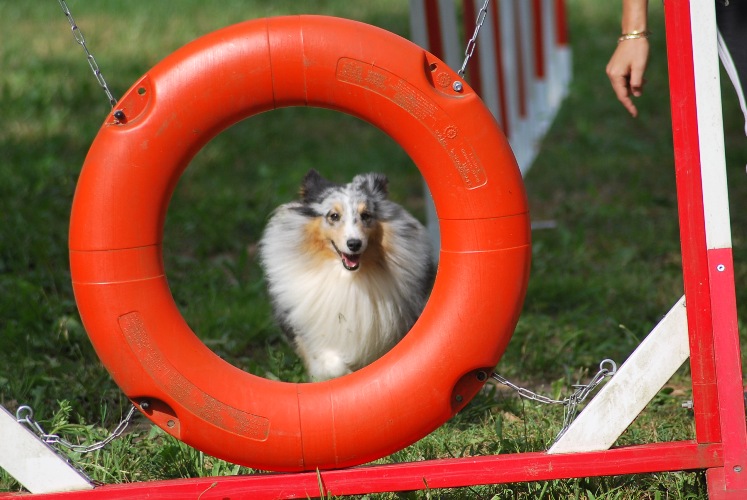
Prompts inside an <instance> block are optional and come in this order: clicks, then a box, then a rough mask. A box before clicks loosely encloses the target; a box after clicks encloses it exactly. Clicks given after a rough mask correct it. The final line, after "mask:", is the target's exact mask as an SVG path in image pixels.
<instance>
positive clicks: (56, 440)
mask: <svg viewBox="0 0 747 500" xmlns="http://www.w3.org/2000/svg"><path fill="white" fill-rule="evenodd" d="M135 410H136V408H135V406H134V405H133V406H131V407H130V411H128V412H127V415H125V417H124V418H123V419H122V420H121V421H120V422H119V424H118V425H117V427H116V428H115V429H114V430H113V431H112V432H111V434H109V436H107V437H106V438H105V439H103V440H101V441H97V442H95V443H93V444H90V445H85V446H84V445H80V444H73V443H71V442H70V441H66V440H64V439H62V438H61V437H60V436H58V435H57V434H49V433H47V432H46V431H45V430H44V429H43V428H42V426H41V424H40V423H39V422H37V421H36V420H35V419H34V410H33V409H32V408H31V407H30V406H26V405H24V406H19V407H18V409H17V410H16V421H17V422H18V423H20V424H24V425H26V426H27V427H28V428H29V429H31V430H32V431H33V432H35V433H36V434H37V435H38V436H39V438H40V439H41V440H42V441H44V442H45V443H46V444H48V445H50V446H57V447H58V448H66V449H68V450H70V451H72V452H76V453H91V452H93V451H96V450H100V449H101V448H103V447H105V446H106V445H108V444H109V443H111V442H112V441H114V440H115V439H117V438H118V437H119V436H121V435H122V433H123V432H124V431H125V429H127V426H128V425H129V423H130V421H132V419H133V418H134V416H135Z"/></svg>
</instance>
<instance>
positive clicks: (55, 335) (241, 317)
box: [0, 0, 747, 499]
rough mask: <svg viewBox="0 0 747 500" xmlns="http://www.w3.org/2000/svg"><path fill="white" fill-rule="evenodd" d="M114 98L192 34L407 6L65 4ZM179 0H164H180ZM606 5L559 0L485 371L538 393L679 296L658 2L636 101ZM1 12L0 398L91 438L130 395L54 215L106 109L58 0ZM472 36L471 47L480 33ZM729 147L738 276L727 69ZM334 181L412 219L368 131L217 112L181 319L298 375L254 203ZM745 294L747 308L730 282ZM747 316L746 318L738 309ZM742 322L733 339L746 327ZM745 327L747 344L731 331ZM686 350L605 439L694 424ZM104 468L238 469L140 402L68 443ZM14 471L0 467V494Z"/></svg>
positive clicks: (431, 440) (217, 344) (611, 487)
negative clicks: (361, 178) (263, 257)
mask: <svg viewBox="0 0 747 500" xmlns="http://www.w3.org/2000/svg"><path fill="white" fill-rule="evenodd" d="M68 4H69V5H70V7H71V9H72V10H73V14H74V15H75V18H76V21H77V22H78V24H79V26H80V27H81V28H82V30H83V33H84V34H85V36H86V40H87V41H88V43H89V44H90V47H91V49H92V50H93V52H94V54H95V56H96V58H97V60H98V62H99V65H100V66H101V69H102V70H103V72H104V74H105V76H106V77H107V79H108V81H109V83H110V86H111V87H112V89H113V91H114V94H115V95H117V96H119V95H121V94H122V93H123V92H124V91H125V90H126V89H127V88H128V87H129V86H130V84H131V83H132V82H133V81H134V80H135V79H136V78H138V77H139V76H140V75H141V74H143V73H144V72H146V71H147V70H148V69H149V68H150V67H151V66H152V65H153V64H155V63H156V62H157V61H158V60H160V59H161V58H163V57H164V56H166V55H167V54H169V53H170V52H172V51H173V50H175V49H176V48H178V47H179V46H181V45H183V44H184V43H185V42H187V41H189V40H191V39H193V38H195V37H197V36H199V35H201V34H204V33H206V32H208V31H211V30H213V29H217V28H219V27H222V26H225V25H227V24H231V23H234V22H238V21H240V20H243V19H247V18H253V17H260V16H267V15H276V14H282V13H291V12H313V13H323V14H334V15H341V16H344V17H350V18H355V19H361V20H364V21H367V22H369V23H372V24H375V25H378V26H382V27H384V28H386V29H389V30H391V31H394V32H397V33H400V34H403V35H406V34H407V30H408V17H407V15H408V14H407V12H408V11H407V2H405V1H404V0H382V1H377V2H345V1H342V0H335V1H332V0H328V1H323V2H313V3H312V2H298V1H290V0H285V1H276V2H260V1H239V0H232V1H224V2H221V3H220V8H216V6H215V5H214V4H210V3H208V2H202V1H197V0H182V1H180V2H178V4H177V2H117V1H113V0H107V1H104V0H100V1H98V2H95V3H91V2H83V1H81V0H69V2H68ZM177 5H178V7H177ZM618 7H619V6H618V5H617V2H599V1H595V0H570V1H569V2H568V8H569V14H570V23H571V35H572V42H573V56H574V61H575V64H574V80H573V83H572V86H571V89H570V95H569V96H568V98H567V100H566V101H565V103H564V104H563V107H562V109H561V110H560V112H559V114H558V117H557V120H556V121H555V123H554V125H553V127H552V129H551V130H550V132H549V133H548V135H547V137H546V138H545V140H544V142H543V145H542V149H541V152H540V155H539V156H538V158H537V160H536V162H535V165H534V166H533V168H532V170H531V171H530V173H529V175H528V177H527V179H526V187H527V190H528V193H529V199H530V210H531V213H532V218H533V219H534V220H547V219H551V220H554V221H556V222H557V229H553V230H542V231H536V232H535V233H534V234H533V264H532V277H531V280H530V285H529V291H528V295H527V299H526V303H525V307H524V312H523V314H522V317H521V320H520V322H519V325H518V327H517V330H516V333H515V335H514V338H513V339H512V341H511V344H510V346H509V348H508V350H507V352H506V354H505V356H504V358H503V360H502V361H501V363H500V365H499V367H498V371H499V372H500V373H502V374H504V375H506V376H508V377H509V378H512V379H513V380H516V381H518V382H520V383H522V384H524V385H526V386H528V387H529V388H532V389H534V390H538V391H541V392H543V393H546V394H549V395H552V396H562V395H566V394H567V393H568V392H569V386H570V384H572V383H576V382H578V381H585V380H588V379H589V378H590V376H592V375H593V373H594V372H595V371H596V368H597V366H598V364H599V362H600V361H601V360H602V359H604V358H613V359H615V360H616V361H618V362H622V361H623V360H624V359H625V358H626V357H627V356H628V354H629V353H630V352H631V351H632V350H633V349H634V348H635V347H636V345H637V344H638V343H639V342H640V341H641V339H642V338H644V337H645V335H646V334H647V333H648V332H649V331H650V330H651V328H652V327H653V326H654V325H655V324H656V323H657V322H658V321H659V319H660V318H661V316H662V315H663V314H664V313H665V312H666V311H668V310H669V308H670V307H671V306H672V304H674V302H675V301H676V300H677V299H678V298H679V297H680V295H681V294H682V278H681V266H680V247H679V236H678V223H677V217H676V214H677V204H676V196H675V188H674V173H673V156H672V146H671V144H672V138H671V124H670V121H669V103H668V91H667V83H668V82H667V74H666V60H665V53H664V41H663V31H664V29H663V20H662V15H661V5H660V3H658V2H652V5H651V9H652V16H653V17H652V30H653V31H654V33H655V36H654V38H653V39H652V42H653V49H652V61H651V66H650V71H649V73H648V81H649V83H648V85H647V88H646V93H645V95H644V96H643V97H642V98H641V99H640V100H639V109H640V110H641V116H640V117H639V118H638V119H636V120H633V119H630V118H629V117H628V116H627V115H626V113H625V112H624V110H623V109H622V107H621V106H620V105H619V104H618V103H617V102H616V101H615V100H614V98H613V95H612V92H611V90H610V88H609V85H608V83H607V81H606V76H605V75H604V66H605V64H606V61H607V59H608V57H609V55H610V54H611V52H612V50H613V49H614V46H615V38H616V34H617V33H618V30H619V21H618V16H619V12H618V11H617V9H618ZM0 26H1V27H2V28H3V32H4V33H5V36H4V37H3V43H2V44H1V45H0V69H1V71H0V109H1V110H2V121H0V152H2V155H0V404H2V405H3V406H5V407H7V408H9V409H12V410H14V409H15V408H16V407H17V406H18V405H19V404H30V405H32V406H33V407H34V409H35V411H36V415H37V417H39V418H40V419H42V423H43V424H44V426H45V427H46V428H47V429H54V430H56V431H59V432H61V433H63V434H64V435H65V437H66V438H67V439H70V440H75V441H81V442H92V441H95V440H97V439H101V438H102V437H103V436H105V435H106V429H112V428H113V427H114V426H115V425H116V423H117V421H118V420H119V418H120V416H121V414H122V413H123V412H124V411H126V409H127V406H128V401H127V400H126V398H124V397H123V396H122V394H121V392H120V391H119V389H118V388H117V386H116V385H115V384H114V383H113V382H112V380H111V379H110V377H109V375H108V374H107V372H106V370H105V369H104V367H103V366H102V365H101V363H100V362H99V361H98V358H97V357H96V355H95V353H94V352H93V349H92V348H91V345H90V343H89V342H88V339H87V336H86V333H85V331H84V330H83V328H82V326H81V323H80V319H79V317H78V313H77V310H76V307H75V302H74V300H73V295H72V289H71V285H70V273H69V270H68V263H67V224H68V217H69V211H70V205H71V202H72V197H73V192H74V189H75V183H76V179H77V175H78V172H79V169H80V166H81V164H82V163H83V159H84V157H85V154H86V151H87V148H88V146H89V145H90V143H91V141H92V139H93V137H94V136H95V134H96V132H97V130H98V128H99V127H100V125H101V122H102V121H103V118H104V115H105V113H106V112H107V111H108V105H107V102H106V100H105V97H104V94H103V92H102V91H101V90H100V89H99V88H98V86H97V84H96V82H95V80H94V79H93V77H92V75H91V74H90V72H89V68H88V65H87V64H86V62H85V59H84V56H83V53H82V51H81V50H80V48H79V47H78V46H76V45H75V44H74V43H73V40H72V36H71V35H70V32H69V26H68V25H67V21H66V20H65V18H64V16H63V15H62V13H61V11H60V9H59V6H58V5H57V2H54V1H52V0H49V1H47V2H2V3H0ZM478 50H479V49H478ZM724 88H725V89H726V90H725V123H726V129H725V131H726V140H727V163H728V175H729V179H730V190H731V193H730V198H731V200H732V214H731V216H732V223H733V233H734V246H735V249H734V251H735V266H736V267H735V269H736V279H737V284H738V286H742V285H744V283H745V279H746V278H747V252H746V251H745V245H744V243H745V237H746V233H745V228H747V220H746V216H745V212H744V211H743V210H740V209H741V206H740V201H741V200H744V199H745V196H747V184H746V183H745V178H744V165H745V163H746V162H747V140H746V139H745V137H744V135H743V133H742V125H743V124H742V122H741V115H740V114H739V113H738V112H737V109H738V108H737V105H736V99H735V96H734V95H733V92H732V91H731V89H730V88H729V87H728V85H726V84H725V85H724ZM312 166H313V167H316V168H319V169H320V170H321V171H322V172H323V173H326V174H328V175H335V176H337V180H339V181H342V180H346V179H349V178H350V177H352V175H353V174H354V173H358V172H362V171H371V170H377V171H383V172H385V173H387V174H388V175H389V176H390V178H391V179H392V182H391V186H392V188H393V194H392V195H393V197H394V198H395V199H396V200H397V201H399V202H401V203H403V204H405V205H406V206H407V207H408V208H409V209H410V210H411V211H413V212H414V213H415V214H417V215H418V216H421V217H422V215H423V207H422V199H421V191H420V181H419V180H418V176H417V171H416V169H415V167H414V166H413V165H412V163H411V161H410V160H409V158H407V156H406V155H405V154H404V153H403V152H402V151H401V149H400V148H399V146H398V145H397V144H395V143H393V142H392V141H391V140H390V139H388V138H387V137H385V136H383V135H382V133H381V132H379V131H378V130H376V129H374V128H373V127H371V126H369V125H368V124H365V123H362V122H360V121H359V120H356V119H354V118H351V117H348V116H343V115H341V114H339V113H333V112H329V111H324V110H309V109H285V110H280V111H275V112H272V113H268V114H266V115H261V116H258V117H255V118H252V119H251V120H249V121H247V122H245V123H241V124H239V125H237V126H235V127H232V128H231V129H229V130H228V131H226V132H225V133H223V134H221V135H220V136H219V137H218V138H216V139H215V140H214V141H212V142H211V143H210V144H209V145H208V146H207V147H206V148H205V149H204V150H203V151H202V152H200V154H199V155H198V156H197V158H195V160H194V161H193V163H192V164H191V166H190V167H189V169H188V170H187V172H186V173H185V175H184V176H183V177H182V179H181V181H180V184H179V186H178V188H177V191H176V194H175V196H174V200H173V203H172V206H171V207H170V210H169V216H168V220H167V226H166V237H165V241H166V244H165V247H166V252H165V253H166V255H165V258H166V265H167V271H168V275H169V281H170V284H171V287H172V290H173V293H174V296H175V298H176V301H177V304H178V305H179V307H180V308H181V310H182V312H183V314H184V316H185V317H186V319H187V321H188V322H189V323H190V325H191V326H192V327H193V329H194V330H195V331H197V332H198V333H199V335H200V336H201V337H202V338H203V340H204V342H205V343H206V344H207V345H208V346H209V347H210V348H211V349H213V350H214V351H215V352H217V353H218V354H220V355H221V356H223V357H225V358H226V359H228V360H229V361H231V362H232V363H233V364H235V365H237V366H240V367H241V368H243V369H245V370H248V371H251V372H253V373H257V374H259V375H262V376H266V377H269V378H278V379H282V380H301V379H302V377H303V371H302V368H301V366H300V363H299V362H298V360H297V359H296V357H295V355H294V354H293V353H292V351H291V350H290V349H289V348H288V347H287V346H286V345H285V344H284V343H283V342H282V341H281V340H280V337H279V333H278V329H277V328H276V326H275V325H274V324H273V322H272V319H271V318H270V315H269V308H268V304H267V299H266V296H265V292H264V285H263V283H262V280H261V272H260V270H259V267H258V265H257V262H256V258H255V245H256V242H257V239H258V237H259V234H260V232H261V230H262V227H263V224H264V221H265V220H266V217H267V215H268V213H269V211H270V210H271V209H272V208H273V207H274V206H276V205H277V204H279V203H281V202H284V201H287V200H288V199H289V198H290V197H292V196H293V195H294V193H295V191H296V189H297V185H298V183H299V181H300V179H301V177H302V175H303V173H304V172H305V171H306V170H307V169H308V168H309V167H312ZM738 301H739V309H740V311H742V312H743V311H744V310H745V306H747V303H746V301H747V296H745V293H744V287H743V286H742V287H741V288H739V289H738ZM743 321H744V316H740V324H741V323H743ZM743 338H744V337H743ZM743 345H744V342H743ZM690 394H691V391H690V388H689V377H688V370H687V368H686V367H685V368H684V369H683V370H681V372H680V373H679V374H678V375H677V376H676V377H675V378H674V379H673V380H672V381H671V383H670V384H669V385H668V387H667V388H666V389H665V390H663V391H662V392H661V393H660V394H659V395H658V396H657V398H656V399H655V401H654V402H653V404H651V405H650V406H649V408H648V409H647V410H646V411H645V412H644V414H643V415H641V417H639V418H638V419H637V420H636V422H635V423H634V424H633V426H631V428H630V429H629V430H628V431H627V432H626V433H625V434H624V435H623V436H622V437H621V438H620V441H619V442H618V444H630V443H641V442H652V441H668V440H674V439H687V438H691V437H692V436H693V433H694V431H693V419H692V416H691V414H690V413H689V412H688V411H686V410H683V409H682V408H681V406H680V405H681V403H682V402H683V401H685V400H687V399H689V397H690ZM561 422H562V410H561V409H559V408H555V407H551V408H548V407H543V406H539V405H537V404H535V403H531V402H526V401H522V400H520V399H519V398H518V397H517V396H516V395H514V394H512V393H510V392H507V391H505V390H504V389H502V388H493V389H489V390H486V391H485V392H484V393H482V394H480V395H479V396H478V397H477V398H475V400H474V401H473V402H472V403H471V404H470V405H469V406H468V407H467V408H466V409H465V410H464V411H463V412H462V413H460V414H459V415H457V417H455V418H454V419H453V420H452V421H450V422H448V423H447V424H446V425H444V426H443V427H441V428H440V429H438V430H437V431H435V432H434V433H433V434H431V435H429V436H427V437H426V438H424V439H423V440H421V441H420V442H418V443H416V444H415V445H413V446H411V447H408V448H406V449H404V450H402V451H400V452H397V453H395V454H394V455H393V456H392V457H387V458H384V459H382V460H381V461H380V462H382V463H388V462H392V461H407V460H420V459H423V458H426V459H429V458H437V457H450V456H456V457H459V456H469V455H475V454H492V453H514V452H521V451H540V450H544V449H546V447H547V446H548V445H549V444H550V443H551V442H552V439H553V437H554V436H555V434H556V433H557V431H558V429H559V426H560V424H561ZM73 458H75V459H76V460H80V462H79V463H80V464H81V465H82V467H83V468H84V469H85V470H86V471H87V472H88V473H89V474H91V476H92V477H93V478H95V479H97V480H100V481H104V482H107V483H111V482H128V481H145V480H149V479H164V478H178V477H195V476H210V475H219V474H235V473H248V472H250V471H248V470H247V469H245V468H240V467H236V466H233V465H231V464H227V463H225V462H223V461H221V460H216V459H214V458H212V457H208V456H206V455H204V454H203V453H201V452H199V451H196V450H193V449H191V448H189V447H188V446H186V445H184V444H182V443H180V442H178V441H175V440H173V439H172V438H170V437H168V436H166V435H165V434H164V433H163V432H161V431H160V430H157V429H153V428H151V427H150V426H149V425H147V424H146V422H145V421H144V420H143V419H140V420H138V421H137V424H136V425H135V426H134V428H133V430H132V432H129V433H128V434H127V435H126V436H125V437H123V438H122V439H120V440H117V441H115V442H114V443H113V444H112V445H111V446H110V447H109V448H106V449H104V450H101V451H98V452H95V453H93V454H91V455H86V456H80V457H78V456H74V457H73ZM17 489H18V485H17V484H16V483H15V482H14V481H13V480H12V479H10V478H9V477H8V476H7V475H6V474H5V473H3V472H0V491H16V490H17ZM475 496H479V497H481V498H491V497H495V498H527V499H529V498H549V499H554V498H558V499H559V498H564V499H565V498H579V499H592V498H595V499H596V498H604V499H617V498H704V497H705V481H704V478H703V475H702V473H676V474H673V473H671V474H670V473H667V474H649V475H639V476H621V477H611V478H592V479H577V480H562V481H553V482H540V483H520V484H508V485H494V486H485V487H475V488H465V489H458V490H445V491H423V492H419V493H408V494H401V495H382V497H384V498H391V497H394V498H398V497H403V498H423V497H429V498H430V497H441V498H473V497H475Z"/></svg>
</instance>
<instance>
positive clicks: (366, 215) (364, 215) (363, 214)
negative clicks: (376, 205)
mask: <svg viewBox="0 0 747 500" xmlns="http://www.w3.org/2000/svg"><path fill="white" fill-rule="evenodd" d="M371 219H373V215H371V212H361V220H362V221H363V222H369V221H370V220H371Z"/></svg>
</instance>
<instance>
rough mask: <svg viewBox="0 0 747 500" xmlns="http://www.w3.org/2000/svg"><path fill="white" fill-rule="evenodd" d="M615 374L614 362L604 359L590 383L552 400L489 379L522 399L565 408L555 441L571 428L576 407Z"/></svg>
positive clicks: (498, 378)
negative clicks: (562, 397) (514, 392)
mask: <svg viewBox="0 0 747 500" xmlns="http://www.w3.org/2000/svg"><path fill="white" fill-rule="evenodd" d="M608 366H609V368H608ZM616 372H617V364H615V362H614V361H612V360H611V359H605V360H604V361H602V362H601V363H600V364H599V371H598V372H597V374H596V375H594V378H592V379H591V382H589V383H588V384H586V385H574V386H572V387H573V388H574V389H575V391H574V392H573V394H571V395H570V396H568V397H567V398H565V399H553V398H549V397H547V396H543V395H542V394H537V393H536V392H532V391H530V390H529V389H525V388H524V387H519V386H518V385H516V384H514V383H512V382H510V381H509V380H507V379H506V378H505V377H503V376H501V375H498V374H497V373H495V372H493V373H491V374H490V377H491V378H492V379H493V380H495V381H497V382H499V383H500V384H503V385H505V386H506V387H509V388H510V389H513V390H514V391H516V392H517V393H519V396H520V397H523V398H525V399H529V400H532V401H536V402H538V403H542V404H547V405H563V406H565V409H564V412H563V413H564V415H563V427H562V428H561V429H560V431H559V432H558V434H557V436H555V441H557V440H558V439H560V436H562V435H563V434H565V431H567V430H568V427H570V426H571V423H573V420H574V419H575V418H576V414H577V413H578V406H579V405H580V404H581V403H583V402H584V400H585V399H586V398H587V397H588V396H589V394H591V393H592V392H593V391H594V389H596V388H597V386H598V385H599V384H601V383H602V381H603V380H604V379H605V378H607V377H611V376H613V375H614V374H615V373H616Z"/></svg>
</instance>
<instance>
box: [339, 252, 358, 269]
mask: <svg viewBox="0 0 747 500" xmlns="http://www.w3.org/2000/svg"><path fill="white" fill-rule="evenodd" d="M342 258H343V260H344V261H345V265H346V266H347V267H350V268H355V267H357V266H358V263H359V262H360V260H361V256H360V255H351V254H347V253H344V254H342Z"/></svg>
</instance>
